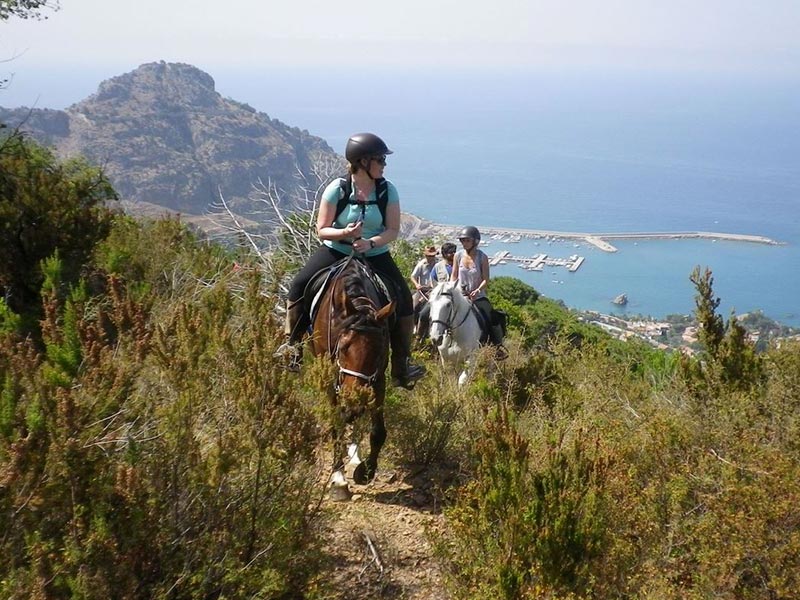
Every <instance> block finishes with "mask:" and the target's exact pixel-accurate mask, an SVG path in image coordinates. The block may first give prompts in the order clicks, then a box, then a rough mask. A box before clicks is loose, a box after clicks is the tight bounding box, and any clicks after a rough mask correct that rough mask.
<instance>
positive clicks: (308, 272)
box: [289, 244, 414, 317]
mask: <svg viewBox="0 0 800 600" xmlns="http://www.w3.org/2000/svg"><path fill="white" fill-rule="evenodd" d="M346 257H347V255H346V254H342V253H341V252H339V251H338V250H334V249H333V248H328V246H325V245H324V244H323V245H322V246H320V247H319V249H317V251H316V252H315V253H314V254H312V255H311V258H309V259H308V262H307V263H306V265H305V266H304V267H303V268H302V269H300V272H298V273H297V275H295V277H294V279H293V280H292V284H291V286H290V287H289V302H294V301H295V300H299V299H300V298H302V297H303V293H304V292H305V289H306V285H308V282H309V281H311V278H312V277H314V274H315V273H316V272H317V271H319V270H320V269H324V268H325V267H330V266H331V265H332V264H334V263H336V262H337V261H339V260H341V259H343V258H346ZM364 258H365V260H366V262H367V264H369V266H370V267H372V269H373V270H374V271H377V272H378V273H380V274H381V275H385V276H386V277H388V278H389V279H390V280H391V281H392V282H393V283H394V287H395V289H396V290H397V316H398V317H408V316H410V315H412V314H414V309H413V307H412V304H411V291H410V290H409V289H408V284H407V283H406V280H405V278H404V277H403V274H402V273H400V269H398V268H397V265H396V264H395V262H394V259H393V258H392V254H391V252H384V253H383V254H378V255H377V256H367V257H364Z"/></svg>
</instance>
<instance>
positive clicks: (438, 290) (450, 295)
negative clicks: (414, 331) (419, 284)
mask: <svg viewBox="0 0 800 600" xmlns="http://www.w3.org/2000/svg"><path fill="white" fill-rule="evenodd" d="M459 298H461V290H460V289H459V287H458V282H455V281H445V282H443V283H440V284H439V285H437V286H436V287H435V288H433V290H432V291H431V294H430V299H429V300H428V303H429V304H430V307H431V312H430V323H431V327H430V337H431V341H433V343H434V344H435V345H437V346H440V345H441V344H442V340H443V339H444V336H445V334H447V333H450V332H452V329H453V325H454V323H453V315H454V313H455V307H456V306H458V299H459ZM462 299H463V298H462Z"/></svg>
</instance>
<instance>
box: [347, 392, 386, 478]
mask: <svg viewBox="0 0 800 600" xmlns="http://www.w3.org/2000/svg"><path fill="white" fill-rule="evenodd" d="M376 388H377V389H376V390H375V408H374V409H373V410H371V411H370V418H371V420H372V428H371V429H370V432H369V456H367V459H366V460H365V461H364V462H362V463H360V464H359V465H358V466H357V467H356V469H355V471H353V481H355V482H356V483H357V484H359V485H365V484H367V483H369V482H370V481H372V480H373V479H374V478H375V473H376V472H377V470H378V455H379V454H380V452H381V448H383V444H384V443H385V442H386V424H385V423H384V420H383V401H384V397H385V395H386V389H385V388H386V384H385V383H379V384H378V385H377V386H376Z"/></svg>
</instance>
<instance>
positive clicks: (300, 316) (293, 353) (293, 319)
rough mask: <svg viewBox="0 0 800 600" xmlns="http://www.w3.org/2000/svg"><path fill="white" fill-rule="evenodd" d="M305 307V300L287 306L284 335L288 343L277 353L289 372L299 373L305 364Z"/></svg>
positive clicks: (279, 348) (301, 299)
mask: <svg viewBox="0 0 800 600" xmlns="http://www.w3.org/2000/svg"><path fill="white" fill-rule="evenodd" d="M305 316H306V315H305V306H304V303H303V298H300V299H299V300H295V301H293V302H287V304H286V320H285V322H284V333H285V334H286V341H285V342H284V343H283V344H281V345H280V346H279V347H278V349H277V350H276V351H275V355H274V356H276V357H279V358H283V359H284V361H285V367H286V369H287V370H288V371H293V372H297V371H299V370H300V365H302V363H303V345H302V343H301V342H302V340H303V330H304V329H305V326H304V324H303V322H304V321H305Z"/></svg>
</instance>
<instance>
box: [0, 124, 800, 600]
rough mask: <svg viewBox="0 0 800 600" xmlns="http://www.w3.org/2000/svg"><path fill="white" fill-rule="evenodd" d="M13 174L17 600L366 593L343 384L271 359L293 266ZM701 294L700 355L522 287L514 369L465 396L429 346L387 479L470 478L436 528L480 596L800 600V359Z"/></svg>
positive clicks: (35, 174) (28, 174)
mask: <svg viewBox="0 0 800 600" xmlns="http://www.w3.org/2000/svg"><path fill="white" fill-rule="evenodd" d="M0 174H2V178H0V186H1V187H0V190H1V191H2V197H0V214H1V215H2V221H1V222H0V226H1V227H2V232H1V233H2V235H1V236H0V243H1V244H2V247H0V256H2V264H0V266H1V267H2V269H0V290H1V291H2V297H3V299H2V300H0V597H3V598H87V599H88V598H104V599H105V598H132V599H133V598H137V599H138V598H142V599H144V598H186V599H189V598H298V597H307V598H338V597H340V596H338V595H337V594H338V592H337V591H336V590H333V589H330V588H329V586H328V584H327V582H326V580H325V579H324V578H323V577H321V576H320V574H321V573H323V572H324V570H325V569H326V568H330V565H328V564H327V562H326V561H327V560H328V557H327V556H326V554H325V548H324V547H323V545H322V542H321V539H322V537H323V536H322V532H323V531H324V530H325V528H326V527H327V526H328V523H329V519H331V518H333V517H334V516H335V515H334V514H333V513H331V512H330V509H329V508H328V507H329V506H330V505H329V504H328V503H326V502H323V497H324V495H325V493H326V490H325V487H326V483H327V475H328V474H327V473H326V472H324V470H322V469H321V468H320V467H319V465H320V464H328V462H329V461H327V460H320V458H321V456H322V455H323V454H324V452H326V451H327V450H328V440H327V419H328V414H329V413H328V410H327V407H326V405H325V404H324V401H323V399H324V398H325V394H324V393H322V392H323V391H324V390H325V389H326V387H327V385H329V379H327V378H328V377H329V371H328V369H326V365H325V363H324V361H315V360H309V361H307V362H306V364H305V365H304V368H303V373H302V374H301V375H299V376H297V375H295V374H291V373H288V372H285V371H284V370H282V369H281V368H280V365H279V364H278V363H277V362H276V359H273V357H272V355H273V352H274V350H275V349H276V347H277V346H278V344H280V342H281V341H282V337H283V336H282V332H281V327H280V323H279V319H277V318H276V316H275V315H276V306H278V305H279V304H280V298H279V289H280V286H279V282H280V281H281V280H282V278H283V277H284V275H285V273H283V272H281V269H282V267H281V266H280V265H279V264H277V263H275V264H273V266H274V267H275V269H274V270H270V271H266V270H265V269H264V267H263V264H264V263H263V262H261V261H258V262H256V260H254V258H251V257H250V256H248V255H245V254H236V253H233V252H232V251H231V250H226V249H223V248H221V247H219V246H217V245H214V244H212V243H210V242H208V241H206V240H204V239H203V238H201V237H198V236H197V235H196V234H195V233H193V232H192V231H190V230H189V229H187V228H186V227H185V226H184V225H183V224H181V223H180V222H179V221H177V220H169V219H167V220H154V221H135V220H132V219H130V218H128V217H126V216H124V215H121V214H116V213H112V212H109V210H108V208H107V207H108V206H109V202H113V197H114V194H113V190H111V188H110V186H109V185H108V182H107V181H106V180H105V179H104V177H103V175H102V174H101V173H99V172H97V171H95V170H93V169H92V168H91V167H88V166H86V165H85V164H74V163H71V164H69V165H64V164H61V163H59V162H58V161H57V160H56V159H55V158H54V157H53V156H52V155H50V154H49V153H47V152H44V151H42V150H41V149H39V148H38V147H37V146H35V145H34V144H32V143H31V142H28V141H26V140H22V139H19V138H17V139H14V140H11V141H8V140H7V141H6V142H4V143H3V145H2V147H1V148H0ZM86 182H92V185H88V184H87V185H83V184H85V183H86ZM58 186H61V187H60V188H59V187H58ZM51 189H52V190H55V189H63V190H69V193H59V194H55V193H52V194H48V193H46V192H47V190H51ZM21 190H25V191H24V194H23V192H22V191H21ZM27 197H36V198H38V200H37V202H26V201H25V198H27ZM65 199H66V200H65ZM70 199H71V200H70ZM59 207H60V209H59ZM54 215H57V216H58V218H59V219H61V220H60V221H58V223H59V225H58V227H57V228H54V231H53V232H52V233H50V234H48V236H47V237H46V238H45V237H44V236H43V235H42V236H39V235H37V233H36V232H38V231H40V227H41V223H42V222H43V221H42V219H48V220H49V219H53V218H56V217H55V216H54ZM20 232H25V235H21V234H20ZM67 234H69V235H67ZM34 249H35V252H34V251H33V250H34ZM416 250H417V249H416V248H414V247H413V246H412V245H410V244H405V243H404V244H398V247H397V251H398V252H399V253H400V254H401V255H402V256H400V257H399V258H400V262H401V263H402V264H410V263H411V262H412V261H413V257H414V255H415V251H416ZM15 252H16V254H15ZM12 257H14V258H13V259H12ZM16 257H20V258H16ZM34 258H35V260H34ZM23 259H25V260H27V261H28V262H27V263H25V269H23V270H20V269H19V267H20V266H21V263H20V262H19V261H21V260H23ZM687 275H688V274H687ZM691 276H692V279H693V281H694V282H695V287H696V289H697V316H698V319H699V321H700V322H701V323H702V324H703V328H702V330H701V333H702V334H701V342H702V346H703V352H701V353H700V354H699V355H698V356H697V357H693V358H688V357H682V356H681V355H679V354H676V353H665V352H661V351H658V350H655V349H653V348H651V347H649V346H647V345H645V344H636V343H632V342H628V343H626V342H620V341H617V340H613V339H611V338H610V337H608V336H607V335H606V334H604V333H603V332H602V331H600V330H598V329H596V328H593V327H591V326H589V325H587V324H585V323H583V322H581V321H579V320H578V318H577V317H576V316H575V315H574V314H572V313H571V312H569V311H567V310H565V309H564V308H563V307H561V306H559V305H558V304H557V303H554V302H552V301H549V300H546V299H542V298H539V297H538V294H537V293H536V291H535V290H533V289H532V288H530V287H529V286H526V285H525V284H523V283H521V282H519V281H517V280H513V279H508V278H498V279H496V280H494V281H493V282H492V286H491V288H490V295H491V297H492V299H493V300H494V302H495V303H496V304H497V305H498V307H501V308H503V309H504V310H506V311H507V312H508V313H509V316H510V336H509V339H508V347H509V349H510V357H509V358H508V359H507V360H505V361H503V362H499V363H497V362H495V361H494V359H493V356H492V353H491V352H490V351H484V352H482V353H481V355H480V357H479V363H480V364H479V367H478V369H477V374H476V377H475V378H474V379H473V380H472V381H471V382H470V383H469V384H468V385H467V386H465V387H463V388H458V387H457V386H455V385H454V383H453V380H452V377H449V376H447V375H446V374H440V373H439V366H438V364H437V361H436V359H435V357H434V356H433V355H432V353H431V352H430V351H429V350H428V349H427V348H419V349H418V352H417V354H418V356H417V358H418V359H419V360H422V361H425V362H427V366H428V368H429V370H430V371H431V373H430V374H429V376H428V377H427V378H426V379H424V380H423V381H422V382H420V384H418V386H417V388H416V389H415V390H413V391H412V392H407V391H405V390H399V389H393V390H392V391H390V392H389V394H388V398H387V404H386V409H385V410H386V422H387V429H388V431H389V439H388V442H387V447H386V450H385V455H386V458H385V459H384V461H383V462H382V465H391V464H395V465H411V464H415V465H440V466H447V467H448V468H451V469H452V470H453V471H454V472H457V473H459V474H460V476H459V477H457V478H453V481H458V482H459V483H457V484H453V485H452V486H451V487H449V488H447V489H443V490H441V505H442V506H443V511H444V513H445V524H446V525H445V528H444V530H442V531H438V530H437V531H436V532H433V531H432V532H430V535H431V537H432V541H433V542H434V544H435V547H436V549H437V550H436V552H437V557H438V559H439V561H440V564H441V565H442V568H443V570H444V572H445V573H446V579H447V585H448V591H449V593H450V595H451V596H452V597H453V598H463V599H478V598H485V599H490V598H491V599H494V598H509V599H511V598H531V599H532V598H552V599H555V598H561V599H567V598H570V599H579V598H587V599H588V598H697V599H700V598H712V597H713V598H731V599H733V598H754V599H755V598H770V599H784V598H794V597H796V593H797V592H796V590H798V589H800V581H798V579H800V575H798V574H800V522H799V521H800V513H798V511H797V506H798V503H800V461H799V460H798V459H800V444H799V443H798V440H800V352H799V350H800V348H798V346H797V344H793V345H792V344H784V346H783V347H772V348H769V349H768V350H767V351H765V352H761V353H756V352H755V350H754V349H753V348H752V347H751V346H750V345H749V344H748V342H747V341H746V336H745V335H744V331H743V329H742V328H741V326H740V325H739V324H738V323H737V322H736V320H735V319H731V320H729V321H728V322H725V320H724V319H723V318H722V317H720V316H719V315H718V314H717V313H716V308H717V306H718V300H717V299H716V298H715V296H714V293H713V278H712V277H711V273H710V272H708V271H704V270H700V269H698V270H697V271H696V272H695V273H693V274H692V275H691ZM353 585H357V583H355V582H354V584H353ZM350 597H353V596H350ZM392 597H397V596H392Z"/></svg>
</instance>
